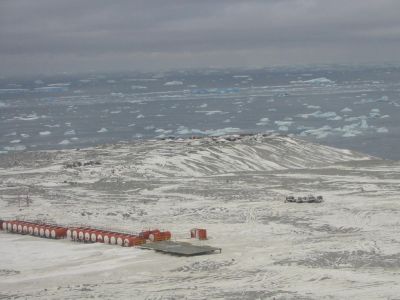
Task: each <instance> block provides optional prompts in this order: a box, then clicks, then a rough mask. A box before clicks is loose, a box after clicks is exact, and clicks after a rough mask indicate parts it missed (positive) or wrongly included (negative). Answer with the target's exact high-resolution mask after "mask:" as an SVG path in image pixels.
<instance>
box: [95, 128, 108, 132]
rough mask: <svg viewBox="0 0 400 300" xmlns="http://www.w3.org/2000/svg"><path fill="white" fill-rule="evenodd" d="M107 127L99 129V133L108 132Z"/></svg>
mask: <svg viewBox="0 0 400 300" xmlns="http://www.w3.org/2000/svg"><path fill="white" fill-rule="evenodd" d="M107 131H108V130H107V128H104V127H103V128H100V129H99V130H97V132H98V133H103V132H107Z"/></svg>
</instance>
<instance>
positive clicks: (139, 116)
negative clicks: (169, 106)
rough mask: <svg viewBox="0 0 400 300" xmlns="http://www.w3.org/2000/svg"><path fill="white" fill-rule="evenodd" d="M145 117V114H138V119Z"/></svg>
mask: <svg viewBox="0 0 400 300" xmlns="http://www.w3.org/2000/svg"><path fill="white" fill-rule="evenodd" d="M143 118H144V116H143V115H142V114H140V115H138V116H137V117H136V119H143Z"/></svg>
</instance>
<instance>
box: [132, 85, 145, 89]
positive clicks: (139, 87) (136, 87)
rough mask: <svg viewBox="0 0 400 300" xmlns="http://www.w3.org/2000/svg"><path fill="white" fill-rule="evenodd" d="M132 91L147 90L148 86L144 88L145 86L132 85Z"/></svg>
mask: <svg viewBox="0 0 400 300" xmlns="http://www.w3.org/2000/svg"><path fill="white" fill-rule="evenodd" d="M131 89H132V90H145V89H147V86H143V85H131Z"/></svg>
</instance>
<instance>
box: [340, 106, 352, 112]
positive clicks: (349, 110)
mask: <svg viewBox="0 0 400 300" xmlns="http://www.w3.org/2000/svg"><path fill="white" fill-rule="evenodd" d="M352 111H353V110H352V109H351V108H349V107H345V108H343V109H342V110H341V112H343V113H347V112H352Z"/></svg>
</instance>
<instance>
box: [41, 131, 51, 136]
mask: <svg viewBox="0 0 400 300" xmlns="http://www.w3.org/2000/svg"><path fill="white" fill-rule="evenodd" d="M50 134H51V131H41V132H39V135H41V136H46V135H50Z"/></svg>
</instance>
